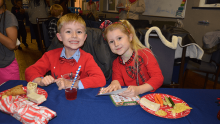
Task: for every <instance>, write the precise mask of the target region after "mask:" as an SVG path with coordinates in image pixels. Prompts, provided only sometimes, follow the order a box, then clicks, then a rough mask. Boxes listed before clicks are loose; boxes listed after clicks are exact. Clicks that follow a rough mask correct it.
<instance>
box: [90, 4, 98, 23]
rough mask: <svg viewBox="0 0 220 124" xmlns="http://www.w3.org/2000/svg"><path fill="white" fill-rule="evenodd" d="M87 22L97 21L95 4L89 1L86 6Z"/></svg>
mask: <svg viewBox="0 0 220 124" xmlns="http://www.w3.org/2000/svg"><path fill="white" fill-rule="evenodd" d="M87 10H88V11H89V12H88V13H87V20H92V21H96V20H97V19H98V15H97V9H96V4H95V2H93V1H92V0H90V1H89V2H88V4H87Z"/></svg>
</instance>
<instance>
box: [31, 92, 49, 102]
mask: <svg viewBox="0 0 220 124" xmlns="http://www.w3.org/2000/svg"><path fill="white" fill-rule="evenodd" d="M27 97H28V99H29V100H30V101H32V102H35V103H37V104H39V103H42V102H44V101H46V98H45V96H44V95H39V94H37V93H31V94H28V95H27Z"/></svg>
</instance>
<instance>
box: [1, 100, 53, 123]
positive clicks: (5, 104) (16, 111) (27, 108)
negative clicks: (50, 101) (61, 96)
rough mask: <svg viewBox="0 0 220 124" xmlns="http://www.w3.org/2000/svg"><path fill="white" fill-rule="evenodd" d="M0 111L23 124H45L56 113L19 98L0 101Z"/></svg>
mask: <svg viewBox="0 0 220 124" xmlns="http://www.w3.org/2000/svg"><path fill="white" fill-rule="evenodd" d="M0 110H1V111H3V112H5V113H7V114H10V115H11V116H13V117H14V118H16V119H17V120H19V121H20V122H22V123H23V124H47V123H48V121H49V120H51V119H52V118H54V117H55V116H56V115H57V114H56V112H54V111H52V110H50V109H49V108H47V107H44V106H38V105H37V104H36V103H33V102H30V101H27V100H26V99H24V98H23V97H21V96H15V97H12V96H8V97H6V98H4V99H2V100H1V101H0Z"/></svg>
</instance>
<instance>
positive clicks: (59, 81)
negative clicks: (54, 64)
mask: <svg viewBox="0 0 220 124" xmlns="http://www.w3.org/2000/svg"><path fill="white" fill-rule="evenodd" d="M64 80H65V79H63V78H59V79H55V82H56V84H57V86H58V90H62V89H65V81H64Z"/></svg>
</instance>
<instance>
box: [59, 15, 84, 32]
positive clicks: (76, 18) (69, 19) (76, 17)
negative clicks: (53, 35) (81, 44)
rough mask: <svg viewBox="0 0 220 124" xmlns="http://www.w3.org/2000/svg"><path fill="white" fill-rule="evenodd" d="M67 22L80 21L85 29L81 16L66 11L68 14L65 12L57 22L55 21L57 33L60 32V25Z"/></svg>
mask: <svg viewBox="0 0 220 124" xmlns="http://www.w3.org/2000/svg"><path fill="white" fill-rule="evenodd" d="M67 22H78V23H80V24H82V25H83V26H84V28H85V31H86V23H85V21H84V20H83V18H82V17H81V16H79V15H77V14H74V13H68V14H65V15H64V16H62V17H61V18H60V19H59V20H58V22H57V31H58V33H60V30H61V28H62V26H63V25H64V24H65V23H67Z"/></svg>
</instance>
